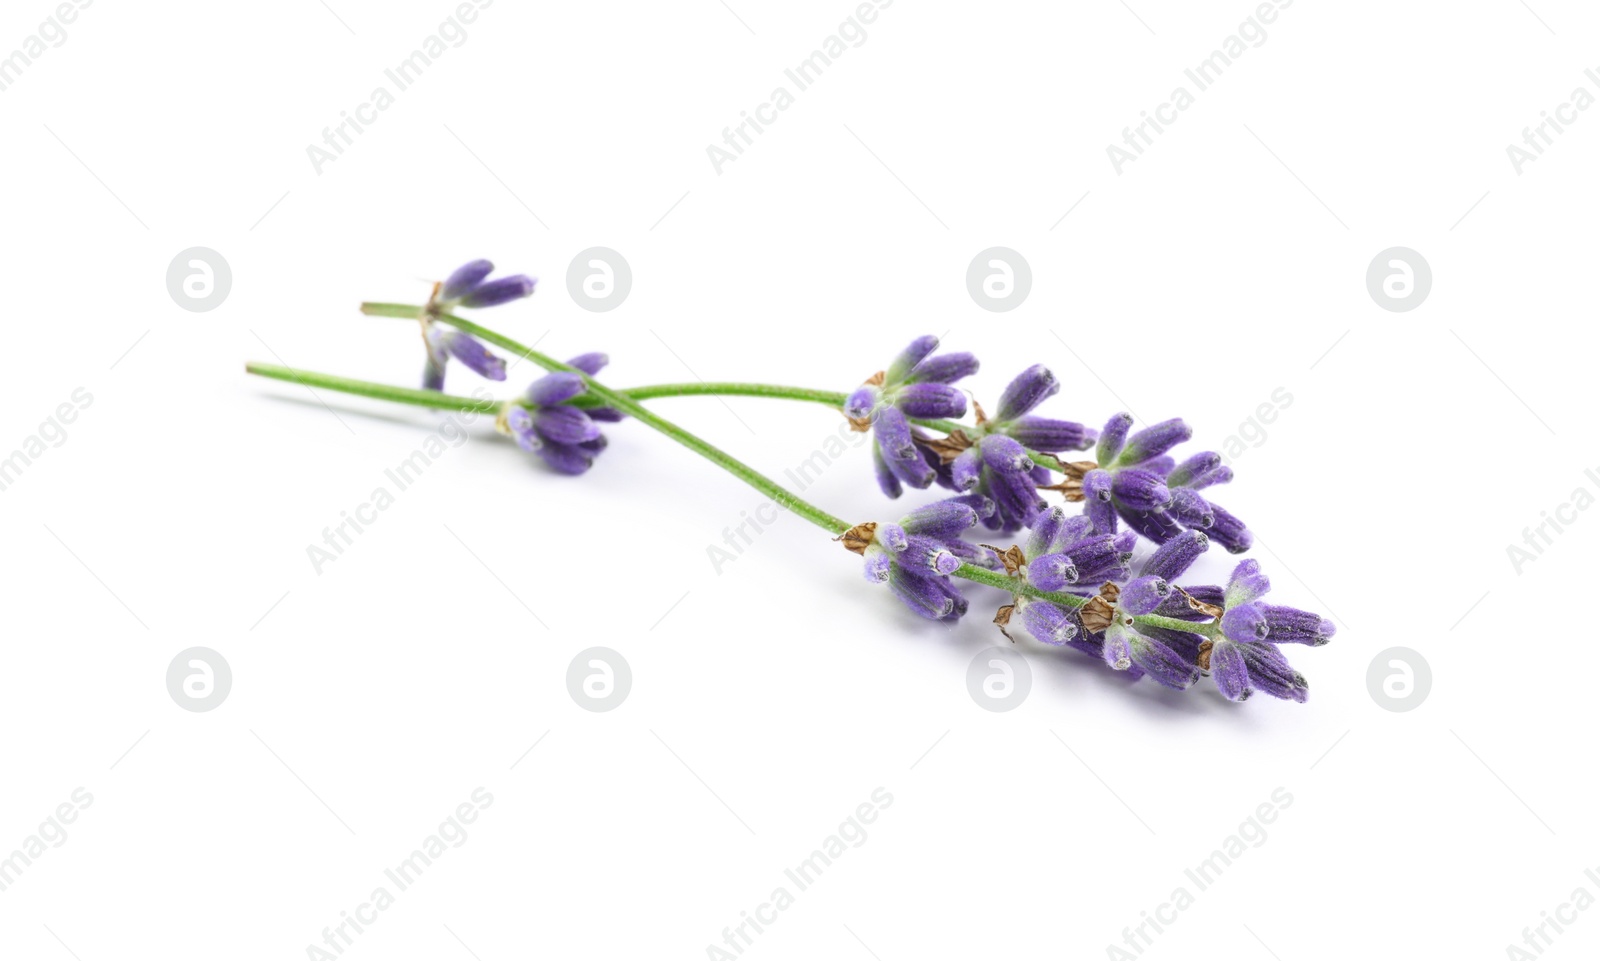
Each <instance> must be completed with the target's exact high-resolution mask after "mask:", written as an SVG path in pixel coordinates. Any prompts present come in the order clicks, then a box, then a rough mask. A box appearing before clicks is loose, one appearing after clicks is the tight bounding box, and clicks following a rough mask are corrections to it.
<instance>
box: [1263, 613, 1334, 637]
mask: <svg viewBox="0 0 1600 961" xmlns="http://www.w3.org/2000/svg"><path fill="white" fill-rule="evenodd" d="M1260 606H1261V612H1262V614H1264V615H1265V616H1266V619H1267V629H1268V633H1267V640H1269V641H1271V642H1272V643H1274V644H1309V645H1311V646H1312V647H1321V646H1322V645H1324V644H1326V643H1328V641H1329V640H1330V639H1331V638H1332V637H1333V635H1334V634H1335V633H1336V631H1337V628H1335V627H1334V624H1333V622H1332V621H1330V620H1328V619H1327V618H1325V617H1323V616H1322V615H1320V614H1313V613H1311V612H1310V611H1302V610H1298V609H1296V608H1293V607H1278V606H1277V605H1274V604H1262V605H1260Z"/></svg>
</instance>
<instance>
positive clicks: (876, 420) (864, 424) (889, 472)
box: [844, 336, 978, 497]
mask: <svg viewBox="0 0 1600 961" xmlns="http://www.w3.org/2000/svg"><path fill="white" fill-rule="evenodd" d="M938 349H939V338H937V337H932V336H924V337H918V338H917V339H916V340H914V341H912V342H911V344H910V346H908V347H906V349H905V350H903V351H901V352H900V354H899V355H898V356H896V357H895V359H894V360H892V361H891V362H890V363H889V365H888V366H887V367H886V368H884V369H883V370H881V371H879V372H878V373H876V374H873V375H872V376H871V377H869V378H867V382H866V383H864V384H862V385H861V386H860V387H858V388H857V389H856V390H854V391H852V392H851V394H850V396H849V397H848V398H847V399H846V400H845V404H844V415H845V416H846V417H847V418H849V419H850V425H851V427H853V428H854V429H855V430H858V431H863V432H865V431H872V433H873V446H872V450H873V465H874V467H875V468H876V470H877V477H878V486H879V487H880V488H881V489H882V490H883V492H884V494H886V495H887V496H889V497H899V496H900V493H901V491H902V490H904V487H906V486H909V487H915V488H918V489H921V488H926V487H928V486H929V485H930V484H932V483H933V482H934V480H935V479H937V478H938V477H939V468H938V467H936V466H935V465H939V464H940V462H939V460H938V458H937V457H930V456H929V455H927V454H926V453H925V452H924V450H923V448H922V447H921V446H919V441H920V440H925V439H926V438H925V437H922V436H921V432H920V431H915V430H913V428H912V426H911V424H910V423H909V422H908V421H907V420H906V418H908V417H919V418H926V419H934V420H937V419H941V418H946V417H961V416H963V415H964V414H966V412H967V395H966V394H964V393H962V391H961V390H960V389H958V388H956V387H953V386H951V385H952V384H953V383H954V382H955V381H957V380H960V379H961V378H963V377H966V376H968V375H969V374H972V373H974V372H976V371H977V369H978V361H977V358H975V357H973V356H972V355H971V354H965V353H960V354H939V355H935V354H934V351H936V350H938ZM940 466H942V465H940ZM945 473H948V470H946V471H945Z"/></svg>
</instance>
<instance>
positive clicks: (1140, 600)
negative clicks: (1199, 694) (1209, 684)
mask: <svg viewBox="0 0 1600 961" xmlns="http://www.w3.org/2000/svg"><path fill="white" fill-rule="evenodd" d="M1064 514H1065V511H1064V510H1063V509H1062V508H1059V507H1057V508H1052V509H1051V511H1050V512H1049V515H1048V516H1049V517H1050V518H1051V520H1047V521H1045V522H1043V523H1041V524H1039V525H1036V527H1035V531H1034V535H1035V536H1036V537H1038V536H1041V531H1040V528H1048V527H1050V526H1052V525H1053V524H1055V523H1059V525H1060V531H1061V533H1058V534H1055V535H1054V536H1055V537H1056V538H1057V539H1059V538H1060V537H1061V536H1063V534H1064V535H1066V536H1072V535H1073V534H1074V533H1076V532H1080V531H1087V530H1091V529H1092V524H1091V522H1090V521H1089V520H1088V519H1087V518H1086V517H1081V516H1080V517H1072V518H1068V519H1066V520H1064V521H1060V522H1056V521H1054V517H1055V516H1057V515H1064ZM1042 516H1044V515H1042ZM1131 534H1132V532H1131V531H1124V532H1123V533H1122V534H1121V535H1118V536H1119V537H1130V538H1131ZM1098 536H1100V537H1106V536H1107V535H1098ZM1206 546H1207V540H1206V536H1205V535H1204V534H1201V533H1198V532H1193V531H1189V532H1183V533H1181V534H1180V535H1179V536H1177V537H1174V538H1173V539H1172V540H1170V541H1168V542H1167V543H1166V544H1163V545H1162V546H1161V547H1160V548H1159V549H1157V551H1156V552H1155V553H1154V554H1152V555H1151V556H1150V557H1148V558H1146V559H1145V561H1144V563H1143V564H1142V565H1141V566H1140V570H1139V574H1138V576H1136V577H1134V578H1133V579H1132V580H1130V581H1128V583H1126V584H1124V585H1122V586H1121V587H1118V586H1117V585H1116V584H1113V583H1106V584H1105V585H1104V586H1102V587H1101V588H1100V591H1099V593H1097V594H1095V595H1094V596H1092V597H1090V598H1089V599H1088V602H1087V603H1086V604H1084V605H1083V606H1081V607H1077V608H1074V609H1072V610H1066V609H1062V610H1061V613H1062V615H1063V616H1065V617H1067V618H1068V619H1069V620H1071V621H1072V623H1073V624H1074V626H1075V627H1077V629H1078V630H1077V632H1076V636H1075V637H1073V638H1072V639H1071V640H1070V641H1069V642H1068V644H1069V646H1071V647H1073V648H1075V649H1077V650H1079V651H1082V652H1083V653H1085V654H1088V655H1090V656H1092V657H1098V658H1100V659H1101V660H1103V661H1105V663H1106V664H1107V665H1108V666H1110V667H1111V668H1112V669H1113V670H1118V671H1128V672H1129V673H1130V674H1131V675H1132V676H1134V677H1142V676H1144V675H1146V674H1148V675H1149V676H1150V677H1151V678H1152V679H1154V680H1155V681H1156V682H1157V683H1159V684H1161V685H1163V686H1165V687H1170V688H1173V689H1175V690H1180V691H1181V690H1184V689H1186V688H1188V687H1191V686H1193V685H1194V683H1195V682H1196V681H1198V680H1199V679H1200V676H1201V671H1200V667H1199V663H1198V662H1199V651H1200V646H1201V644H1202V643H1203V642H1204V640H1205V638H1203V637H1202V636H1200V635H1199V634H1194V633H1190V632H1188V631H1176V630H1171V629H1168V628H1158V627H1151V626H1149V625H1146V624H1141V623H1139V622H1138V621H1137V620H1136V619H1135V618H1136V617H1137V616H1138V615H1142V614H1153V613H1156V612H1158V611H1160V610H1163V609H1165V608H1166V607H1167V606H1168V605H1169V603H1170V601H1171V600H1172V599H1174V598H1177V597H1179V592H1178V590H1177V589H1176V588H1174V587H1173V586H1172V584H1171V582H1170V579H1171V578H1175V577H1177V576H1179V575H1180V574H1182V573H1183V572H1184V571H1185V570H1187V569H1188V567H1189V565H1191V564H1193V563H1194V561H1195V559H1196V558H1198V557H1199V556H1200V554H1201V553H1203V552H1204V551H1205V549H1206ZM1046 556H1048V555H1046ZM1126 556H1127V555H1123V558H1124V559H1123V561H1122V571H1121V573H1122V576H1123V577H1126V576H1128V574H1127V569H1126V568H1127V561H1126ZM1041 560H1043V558H1041ZM1029 571H1030V575H1031V574H1033V572H1034V568H1033V564H1031V563H1030V565H1029ZM1030 579H1031V580H1034V583H1035V586H1038V587H1040V588H1042V589H1045V590H1050V589H1051V588H1048V587H1045V585H1044V584H1040V583H1038V579H1036V578H1032V577H1030ZM1046 580H1047V581H1048V578H1046ZM1035 603H1040V602H1038V601H1036V602H1035ZM1197 616H1198V615H1197ZM1036 636H1037V635H1036Z"/></svg>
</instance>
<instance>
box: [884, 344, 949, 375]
mask: <svg viewBox="0 0 1600 961" xmlns="http://www.w3.org/2000/svg"><path fill="white" fill-rule="evenodd" d="M938 349H939V338H937V337H935V336H933V335H932V334H924V335H923V336H921V337H918V338H917V339H916V340H913V341H912V342H911V343H910V344H908V345H907V346H906V349H905V350H902V351H901V352H900V353H899V355H898V356H896V357H895V359H894V360H892V361H890V362H889V366H888V367H887V368H885V369H884V372H883V382H884V383H885V384H900V383H904V382H905V380H906V377H907V376H908V375H909V374H910V373H911V369H912V368H913V367H916V366H917V365H918V364H920V363H922V359H923V358H924V357H927V356H928V355H929V354H931V353H933V352H934V351H936V350H938Z"/></svg>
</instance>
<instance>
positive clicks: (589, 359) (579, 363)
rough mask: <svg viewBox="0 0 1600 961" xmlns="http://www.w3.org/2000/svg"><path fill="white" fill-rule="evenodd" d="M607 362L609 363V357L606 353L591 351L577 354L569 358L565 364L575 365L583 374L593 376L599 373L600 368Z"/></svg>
mask: <svg viewBox="0 0 1600 961" xmlns="http://www.w3.org/2000/svg"><path fill="white" fill-rule="evenodd" d="M609 363H611V358H610V357H609V356H608V355H606V354H602V353H600V352H599V351H593V352H591V353H587V354H579V355H578V356H576V357H574V358H572V359H571V360H569V361H567V366H568V367H576V368H578V369H579V370H581V371H583V372H584V373H585V374H588V375H589V376H590V377H593V376H594V375H596V374H598V373H600V371H601V369H602V368H604V367H605V365H607V364H609Z"/></svg>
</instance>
